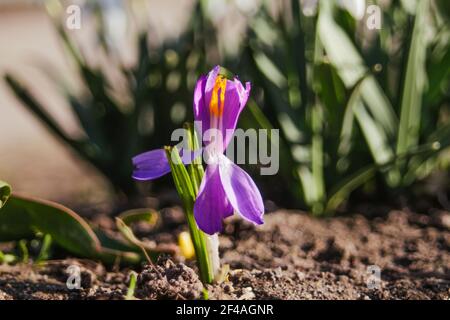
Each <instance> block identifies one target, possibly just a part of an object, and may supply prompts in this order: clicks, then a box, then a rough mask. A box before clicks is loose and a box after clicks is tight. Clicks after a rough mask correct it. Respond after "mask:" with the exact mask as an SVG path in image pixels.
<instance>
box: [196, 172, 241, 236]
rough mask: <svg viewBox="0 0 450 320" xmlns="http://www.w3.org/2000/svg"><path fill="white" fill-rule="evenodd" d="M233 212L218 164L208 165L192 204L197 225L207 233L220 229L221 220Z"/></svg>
mask: <svg viewBox="0 0 450 320" xmlns="http://www.w3.org/2000/svg"><path fill="white" fill-rule="evenodd" d="M232 214H233V207H232V206H231V205H230V202H229V201H228V200H227V197H226V195H225V191H224V190H223V187H222V183H221V181H220V175H219V166H218V165H217V164H216V165H208V166H207V167H206V171H205V175H204V176H203V180H202V183H201V185H200V189H199V193H198V196H197V199H196V201H195V204H194V217H195V221H196V222H197V225H198V227H199V228H200V229H201V230H202V231H204V232H205V233H207V234H210V235H212V234H214V233H216V232H220V231H221V230H222V220H223V219H224V218H226V217H228V216H230V215H232Z"/></svg>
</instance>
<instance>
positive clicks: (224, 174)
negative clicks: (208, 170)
mask: <svg viewBox="0 0 450 320" xmlns="http://www.w3.org/2000/svg"><path fill="white" fill-rule="evenodd" d="M220 157H221V158H220V161H219V173H220V180H221V182H222V186H223V189H224V190H225V194H226V195H227V198H228V201H230V203H231V205H232V206H233V208H234V210H235V211H236V212H238V213H240V214H241V216H242V217H243V218H245V219H246V220H248V221H251V222H253V223H255V224H262V223H264V220H263V214H264V204H263V200H262V197H261V194H260V192H259V190H258V188H257V187H256V185H255V183H254V182H253V180H252V178H251V177H250V176H249V175H248V174H247V173H246V172H245V171H244V170H242V169H241V168H239V167H238V166H237V165H235V164H234V163H233V162H232V161H231V160H230V159H228V158H227V157H226V156H224V155H220Z"/></svg>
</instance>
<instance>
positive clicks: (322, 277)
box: [0, 210, 450, 300]
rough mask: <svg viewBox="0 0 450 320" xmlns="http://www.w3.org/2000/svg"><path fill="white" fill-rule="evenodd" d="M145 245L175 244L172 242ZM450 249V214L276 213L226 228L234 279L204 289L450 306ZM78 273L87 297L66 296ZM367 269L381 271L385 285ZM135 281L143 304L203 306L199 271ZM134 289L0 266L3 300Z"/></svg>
mask: <svg viewBox="0 0 450 320" xmlns="http://www.w3.org/2000/svg"><path fill="white" fill-rule="evenodd" d="M108 219H109V218H105V217H102V219H101V220H102V221H103V223H105V221H108ZM179 228H182V227H181V224H180V225H179V227H178V229H179ZM175 229H177V227H175ZM144 233H145V231H144ZM148 237H149V238H152V239H159V240H160V241H173V240H174V238H173V236H171V235H170V234H156V235H151V234H149V235H148ZM449 249H450V213H449V212H443V211H438V210H436V211H435V212H434V213H432V214H431V215H422V214H418V213H413V212H409V211H408V210H403V211H391V212H389V213H387V214H384V215H382V216H379V217H373V218H371V219H367V218H365V217H363V216H362V215H357V214H356V215H352V216H341V217H335V218H327V219H316V218H313V217H311V216H309V215H306V214H305V213H301V212H287V211H278V212H275V213H272V214H268V215H266V223H265V224H264V225H263V226H262V227H258V228H255V227H253V226H251V225H249V224H247V223H245V222H242V220H238V219H233V220H230V221H228V223H227V225H226V228H225V231H224V233H223V234H222V235H221V237H220V250H221V256H222V262H223V263H225V264H229V266H230V268H231V271H230V272H229V275H228V279H227V281H225V282H223V283H221V284H216V285H212V286H208V287H207V289H208V291H209V297H210V299H367V300H368V299H449V298H450V254H449ZM174 260H175V261H174ZM72 264H77V265H79V266H80V267H81V284H82V289H80V290H69V289H68V288H67V286H66V280H67V278H68V276H69V275H68V273H67V267H68V266H69V265H72ZM368 268H369V269H368ZM370 268H379V271H380V280H379V281H378V278H376V277H374V276H373V275H372V273H370V272H369V270H370ZM137 271H139V275H138V282H137V288H136V293H135V296H136V297H137V298H139V299H201V298H202V297H203V295H202V289H203V287H202V284H201V282H200V281H199V279H198V277H197V273H196V271H195V265H194V264H193V263H192V262H188V263H187V264H185V263H182V262H179V261H176V259H173V260H172V259H170V258H168V257H163V258H161V259H160V261H159V262H158V264H157V265H154V266H145V267H143V268H142V270H137ZM128 282H129V270H127V269H124V270H119V271H117V270H116V271H114V270H111V269H107V268H105V267H104V266H103V265H101V264H98V263H95V262H93V261H86V260H75V259H66V260H61V261H51V262H49V263H47V264H46V265H44V266H40V267H37V266H34V267H33V266H31V265H26V266H25V265H16V266H5V265H3V266H0V299H123V298H124V295H125V294H126V292H127V286H128Z"/></svg>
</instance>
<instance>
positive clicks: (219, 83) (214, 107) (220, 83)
mask: <svg viewBox="0 0 450 320" xmlns="http://www.w3.org/2000/svg"><path fill="white" fill-rule="evenodd" d="M226 87H227V79H226V78H225V77H224V76H222V75H219V76H217V78H216V82H215V83H214V88H213V92H212V95H211V102H210V103H209V110H210V112H211V113H212V115H214V116H216V117H220V116H222V114H223V108H224V105H225V89H226ZM219 90H220V93H219ZM219 94H220V96H219ZM219 101H220V106H219Z"/></svg>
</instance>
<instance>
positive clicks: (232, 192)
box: [133, 66, 264, 235]
mask: <svg viewBox="0 0 450 320" xmlns="http://www.w3.org/2000/svg"><path fill="white" fill-rule="evenodd" d="M219 71H220V66H216V67H215V68H214V69H212V70H211V71H210V72H209V74H208V75H207V76H201V77H200V79H199V80H198V81H197V85H196V87H195V91H194V119H195V121H196V124H197V130H198V131H199V134H201V136H202V137H204V138H205V137H206V138H209V139H208V141H205V142H204V145H205V149H204V152H205V153H206V157H205V160H206V162H207V167H206V171H205V175H204V177H203V180H202V182H201V185H200V188H199V192H198V196H197V199H196V201H195V204H194V217H195V220H196V222H197V225H198V227H199V228H200V229H201V230H203V231H204V232H206V233H208V234H211V235H212V234H214V233H216V232H219V231H221V230H222V220H223V219H224V218H226V217H229V216H231V215H233V212H237V213H239V214H240V215H241V216H242V217H243V218H244V219H246V220H248V221H251V222H253V223H255V224H262V223H263V222H264V221H263V214H264V204H263V201H262V197H261V194H260V192H259V190H258V188H257V187H256V185H255V183H254V182H253V180H252V178H251V177H250V176H249V175H248V174H247V173H246V172H245V171H244V170H242V169H241V168H239V167H238V166H237V165H235V164H234V163H233V162H232V161H231V160H230V159H228V158H227V157H226V156H225V155H224V154H223V153H224V151H225V149H226V148H227V146H228V144H229V142H230V140H231V138H232V136H233V133H234V130H235V129H236V124H237V120H238V118H239V115H240V113H241V111H242V109H243V108H244V106H245V104H246V103H247V99H248V97H249V94H250V83H249V82H247V83H246V84H245V88H244V86H243V85H242V83H241V82H240V81H239V80H238V79H237V78H235V79H234V80H232V81H231V80H227V79H226V78H225V77H224V76H222V75H220V74H219ZM198 124H201V126H198ZM203 140H205V139H203ZM133 164H134V166H135V170H134V172H133V178H134V179H137V180H151V179H155V178H158V177H160V176H163V175H164V174H166V173H168V172H169V171H170V165H169V163H168V161H167V158H166V154H165V151H164V150H163V149H158V150H153V151H149V152H146V153H143V154H140V155H138V156H136V157H134V158H133Z"/></svg>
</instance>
